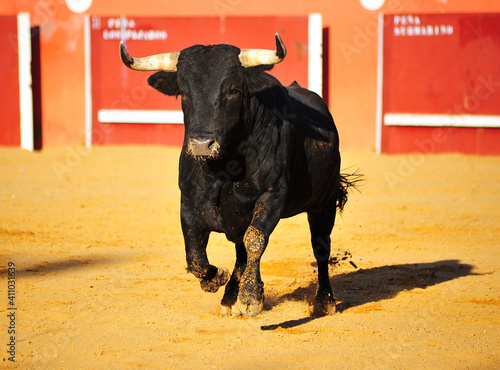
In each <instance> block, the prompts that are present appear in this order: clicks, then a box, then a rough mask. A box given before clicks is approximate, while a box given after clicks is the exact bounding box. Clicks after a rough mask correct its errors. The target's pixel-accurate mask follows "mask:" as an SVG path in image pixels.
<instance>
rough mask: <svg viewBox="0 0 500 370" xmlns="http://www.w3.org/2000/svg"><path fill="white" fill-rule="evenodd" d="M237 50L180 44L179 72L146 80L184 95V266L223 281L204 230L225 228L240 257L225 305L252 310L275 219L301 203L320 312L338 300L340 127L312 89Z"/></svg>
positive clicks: (206, 283) (211, 284)
mask: <svg viewBox="0 0 500 370" xmlns="http://www.w3.org/2000/svg"><path fill="white" fill-rule="evenodd" d="M278 49H279V48H278ZM279 52H280V51H279V50H278V51H277V53H279ZM282 52H283V51H282ZM239 53H240V49H238V48H236V47H234V46H230V45H211V46H202V45H195V46H192V47H190V48H187V49H185V50H183V51H181V53H180V55H179V59H178V63H177V71H176V72H165V71H161V72H157V73H155V74H153V75H152V76H151V77H150V78H149V80H148V81H149V84H150V85H151V86H152V87H154V88H155V89H157V90H159V91H160V92H162V93H164V94H167V95H171V96H181V99H182V110H183V112H184V124H185V138H184V144H183V148H182V152H181V156H180V165H179V187H180V189H181V221H182V231H183V234H184V239H185V248H186V259H187V265H188V270H189V271H190V272H192V273H193V274H194V275H195V276H196V277H197V278H199V279H200V281H201V286H202V288H203V289H204V290H206V291H210V292H215V291H217V289H218V288H219V287H220V286H221V285H224V284H225V283H226V282H227V281H228V279H229V273H228V272H227V270H225V269H223V268H217V267H215V266H213V265H210V264H209V261H208V258H207V254H206V246H207V242H208V237H209V234H210V232H212V231H216V232H221V233H224V234H225V235H226V236H227V238H228V239H229V240H230V241H231V242H233V243H235V245H236V265H235V268H234V271H233V273H232V276H231V277H230V279H229V283H228V285H227V287H226V291H225V294H224V297H223V300H222V312H223V314H233V315H238V314H244V315H246V316H253V315H256V314H258V313H259V312H260V311H261V310H262V307H263V299H264V295H263V291H264V290H263V285H264V284H263V283H262V281H261V277H260V259H261V256H262V254H263V252H264V250H265V248H266V246H267V244H268V240H269V236H270V234H271V233H272V231H273V230H274V228H275V227H276V225H277V223H278V221H279V220H280V219H281V218H285V217H290V216H293V215H296V214H298V213H301V212H307V214H308V220H309V224H310V231H311V240H312V246H313V250H314V255H315V257H316V259H317V262H318V281H319V288H318V292H317V297H316V300H315V303H314V312H315V313H316V314H325V313H327V312H328V311H329V309H330V308H332V307H334V299H333V295H332V290H331V287H330V282H329V276H328V259H329V255H330V233H331V231H332V228H333V225H334V222H335V215H336V211H337V209H338V208H342V207H343V205H344V203H345V201H346V199H347V197H346V191H347V186H348V185H349V183H348V181H346V179H345V178H344V177H341V175H340V154H339V138H338V133H337V130H336V128H335V124H334V122H333V119H332V117H331V115H330V112H329V111H328V108H327V106H326V105H325V103H324V102H323V100H322V99H321V98H320V97H319V96H318V95H316V94H315V93H313V92H311V91H309V90H306V89H304V88H302V87H300V86H299V85H298V84H297V83H293V84H292V85H290V86H288V87H284V86H283V85H281V83H280V82H279V81H278V80H277V79H276V78H274V77H272V76H270V75H269V74H267V73H265V70H268V69H271V68H272V66H269V65H264V66H257V67H250V68H246V67H243V66H242V65H241V63H240V61H239V59H238V55H239Z"/></svg>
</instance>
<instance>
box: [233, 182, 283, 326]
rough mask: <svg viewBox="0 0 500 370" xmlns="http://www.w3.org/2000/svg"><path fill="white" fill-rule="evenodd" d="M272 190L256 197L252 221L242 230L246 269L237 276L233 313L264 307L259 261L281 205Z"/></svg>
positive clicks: (249, 313) (247, 313)
mask: <svg viewBox="0 0 500 370" xmlns="http://www.w3.org/2000/svg"><path fill="white" fill-rule="evenodd" d="M280 198H281V197H279V196H276V193H274V192H271V191H270V192H267V193H265V194H264V195H262V196H261V197H260V198H259V201H258V202H257V204H256V206H255V209H254V215H253V219H252V222H251V224H250V226H249V227H248V229H247V230H246V232H245V235H244V237H243V243H244V245H245V250H246V254H247V263H246V268H245V271H244V273H243V276H242V277H241V281H240V286H239V293H238V300H237V301H236V307H235V309H234V308H233V314H234V313H235V312H236V313H238V312H240V313H241V314H243V315H244V316H247V317H253V316H256V315H258V314H259V313H260V312H261V311H262V309H263V307H264V283H263V282H262V279H261V276H260V260H261V258H262V254H263V253H264V251H265V250H266V247H267V243H268V241H269V236H270V235H271V232H272V231H273V230H274V228H275V227H276V225H277V224H278V221H279V219H280V216H281V208H282V204H283V203H281V202H280Z"/></svg>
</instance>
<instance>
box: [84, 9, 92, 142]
mask: <svg viewBox="0 0 500 370" xmlns="http://www.w3.org/2000/svg"><path fill="white" fill-rule="evenodd" d="M83 24H84V29H83V32H84V34H83V43H84V53H85V146H86V147H87V148H90V147H91V146H92V67H91V66H92V64H91V56H92V55H91V48H90V17H89V16H88V15H85V16H84V22H83Z"/></svg>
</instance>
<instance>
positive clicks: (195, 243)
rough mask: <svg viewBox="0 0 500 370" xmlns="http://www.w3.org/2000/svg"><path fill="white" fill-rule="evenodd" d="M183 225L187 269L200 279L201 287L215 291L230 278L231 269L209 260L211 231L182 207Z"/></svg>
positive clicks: (211, 291)
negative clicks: (216, 264) (215, 264)
mask: <svg viewBox="0 0 500 370" xmlns="http://www.w3.org/2000/svg"><path fill="white" fill-rule="evenodd" d="M181 225H182V233H183V235H184V245H185V248H186V262H187V270H188V271H189V272H190V273H192V274H193V275H194V276H196V277H197V278H198V279H200V285H201V288H202V289H203V290H204V291H206V292H210V293H215V292H216V291H217V290H219V288H220V287H221V286H223V285H225V284H226V283H227V281H228V280H229V271H228V270H227V269H225V268H224V267H219V268H217V267H215V266H213V265H211V264H210V263H209V262H208V257H207V243H208V236H209V234H210V232H209V231H207V230H204V229H203V227H202V226H201V225H199V222H198V219H197V217H194V215H193V212H192V211H190V210H188V209H186V207H182V209H181Z"/></svg>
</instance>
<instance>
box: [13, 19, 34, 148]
mask: <svg viewBox="0 0 500 370" xmlns="http://www.w3.org/2000/svg"><path fill="white" fill-rule="evenodd" d="M17 42H18V52H19V107H20V113H21V119H20V121H21V122H20V131H21V148H23V149H26V150H29V151H33V149H34V147H35V142H34V138H33V92H32V90H31V81H32V77H31V24H30V14H29V13H19V14H18V15H17Z"/></svg>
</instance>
